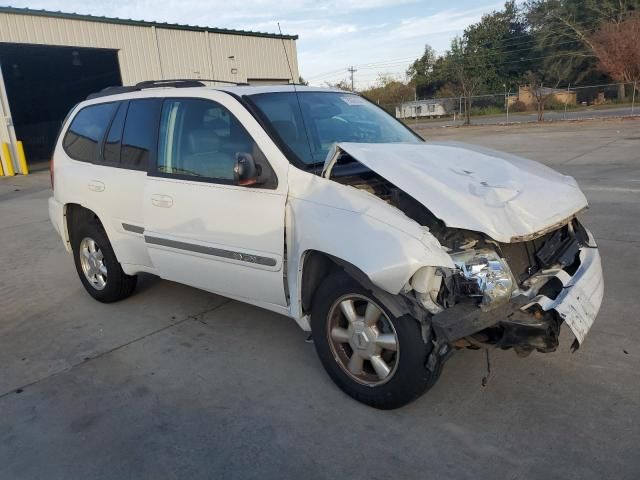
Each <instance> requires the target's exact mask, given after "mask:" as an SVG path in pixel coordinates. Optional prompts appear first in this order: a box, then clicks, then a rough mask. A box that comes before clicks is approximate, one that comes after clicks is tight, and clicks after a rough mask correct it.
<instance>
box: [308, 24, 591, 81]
mask: <svg viewBox="0 0 640 480" xmlns="http://www.w3.org/2000/svg"><path fill="white" fill-rule="evenodd" d="M575 25H576V26H584V25H591V22H578V23H576V24H575ZM598 28H599V27H597V26H596V27H593V28H590V29H586V30H585V33H591V32H594V31H596V30H597V29H598ZM571 31H572V30H571V29H570V27H568V26H565V27H563V28H562V29H557V30H550V31H548V33H552V34H554V33H555V34H566V33H570V32H571ZM532 35H533V34H532V33H525V34H521V35H515V36H512V37H510V38H508V39H506V40H504V41H500V40H498V41H497V42H494V41H488V42H485V43H481V44H480V45H479V46H481V47H486V46H489V45H490V44H491V43H499V44H500V48H495V49H494V50H493V51H494V52H496V53H498V52H502V53H506V51H507V48H505V47H509V46H512V45H513V46H517V47H522V46H523V45H527V44H532V43H537V42H538V39H537V38H531V39H530V40H526V41H523V42H517V41H516V40H517V39H519V38H522V37H531V36H532ZM577 42H580V40H579V39H575V40H568V41H565V42H560V43H557V44H555V45H556V46H557V45H566V44H570V43H577ZM524 50H527V48H519V49H516V50H511V51H509V52H508V53H516V52H518V51H524ZM445 53H446V52H436V55H437V56H442V55H444V54H445ZM485 55H487V56H488V55H489V53H487V54H485ZM419 58H420V56H418V57H415V56H412V57H399V58H395V59H388V60H381V61H378V62H370V63H364V64H360V65H356V66H357V67H359V68H361V69H371V68H378V67H390V66H396V65H400V64H402V63H408V62H409V61H411V60H413V61H415V60H417V59H419ZM405 59H406V61H405ZM522 61H524V60H522ZM345 68H346V67H343V68H341V69H338V70H333V71H330V72H326V73H322V74H318V75H314V76H312V77H309V79H310V80H317V79H322V78H327V77H329V76H331V75H333V74H338V73H340V72H343V71H344V70H345ZM347 70H348V69H347Z"/></svg>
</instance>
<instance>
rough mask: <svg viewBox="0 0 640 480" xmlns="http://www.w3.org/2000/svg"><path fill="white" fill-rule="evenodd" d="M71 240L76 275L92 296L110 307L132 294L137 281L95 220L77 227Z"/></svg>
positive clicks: (78, 224) (88, 220) (87, 221)
mask: <svg viewBox="0 0 640 480" xmlns="http://www.w3.org/2000/svg"><path fill="white" fill-rule="evenodd" d="M71 238H72V241H71V247H72V250H73V259H74V262H75V265H76V271H77V272H78V276H79V277H80V281H81V282H82V285H83V286H84V288H85V290H86V291H87V292H88V293H89V295H91V296H92V297H93V298H95V299H96V300H98V301H99V302H103V303H111V302H117V301H118V300H122V299H124V298H127V297H128V296H130V295H131V294H132V293H133V291H134V290H135V288H136V281H137V278H138V277H137V276H135V275H127V274H126V273H124V272H123V271H122V267H121V266H120V262H118V259H117V258H116V254H115V253H114V252H113V248H112V247H111V243H109V239H108V238H107V234H106V233H105V231H104V229H103V228H102V226H101V225H100V224H99V223H98V222H97V221H96V220H94V219H87V220H86V221H83V222H82V223H77V224H76V226H75V228H74V231H73V232H72V235H71Z"/></svg>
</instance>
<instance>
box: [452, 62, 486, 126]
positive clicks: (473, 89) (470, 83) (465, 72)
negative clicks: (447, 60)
mask: <svg viewBox="0 0 640 480" xmlns="http://www.w3.org/2000/svg"><path fill="white" fill-rule="evenodd" d="M454 72H455V76H456V79H457V80H458V86H459V87H460V90H461V92H462V97H463V99H464V124H465V125H471V102H472V99H473V96H474V95H475V94H476V93H477V92H478V90H479V89H480V87H481V86H482V79H481V78H480V76H479V75H477V74H474V69H472V68H471V67H470V66H469V65H467V64H466V62H465V61H464V60H463V61H461V62H459V63H456V65H455V67H454Z"/></svg>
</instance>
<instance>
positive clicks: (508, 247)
mask: <svg viewBox="0 0 640 480" xmlns="http://www.w3.org/2000/svg"><path fill="white" fill-rule="evenodd" d="M571 226H572V228H571V229H570V228H569V225H565V226H563V227H560V228H559V229H557V230H554V231H551V232H548V233H545V234H544V235H542V236H541V237H538V238H536V239H535V240H529V241H527V242H517V243H499V245H500V249H501V250H502V256H503V257H504V258H505V260H506V261H507V263H508V264H509V268H511V272H512V273H513V275H514V277H515V278H516V281H517V282H518V284H521V283H522V282H524V281H525V280H526V279H527V278H529V277H530V276H531V275H533V274H534V273H536V272H537V271H539V270H540V269H543V268H548V267H550V266H552V265H556V264H558V263H560V264H562V265H564V266H569V265H571V264H572V263H573V262H574V260H575V257H576V255H577V253H578V250H579V248H580V244H581V243H583V241H582V239H579V238H577V237H580V233H581V231H582V230H583V229H582V227H581V226H580V225H579V223H578V222H577V220H573V221H572V224H571ZM574 231H575V232H576V233H574Z"/></svg>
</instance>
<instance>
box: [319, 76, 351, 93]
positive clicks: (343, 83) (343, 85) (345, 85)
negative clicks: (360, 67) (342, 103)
mask: <svg viewBox="0 0 640 480" xmlns="http://www.w3.org/2000/svg"><path fill="white" fill-rule="evenodd" d="M324 84H325V85H326V86H327V87H329V88H337V89H338V90H344V91H348V92H350V91H351V83H349V82H348V81H347V80H346V79H345V78H343V79H342V80H340V81H339V82H333V83H332V82H324Z"/></svg>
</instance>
